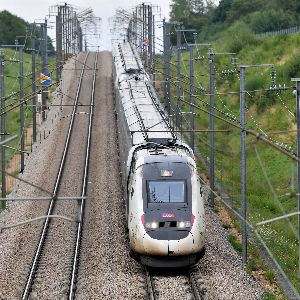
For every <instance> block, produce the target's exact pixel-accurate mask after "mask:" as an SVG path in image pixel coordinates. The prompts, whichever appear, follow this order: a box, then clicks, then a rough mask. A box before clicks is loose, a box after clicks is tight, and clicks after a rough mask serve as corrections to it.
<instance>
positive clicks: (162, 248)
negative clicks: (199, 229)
mask: <svg viewBox="0 0 300 300" xmlns="http://www.w3.org/2000/svg"><path fill="white" fill-rule="evenodd" d="M142 219H143V226H144V229H145V231H146V232H145V233H144V235H143V244H144V251H145V253H147V254H153V253H154V255H164V256H168V255H172V254H174V253H176V254H177V255H178V254H179V255H181V254H182V255H184V254H185V253H186V252H187V249H184V248H183V247H182V244H187V243H188V244H190V245H189V246H187V248H189V249H191V247H192V245H193V243H194V239H193V235H192V234H191V232H190V231H191V228H192V226H193V223H194V219H195V217H194V215H190V214H186V213H181V217H180V218H178V217H176V216H175V213H161V214H157V213H156V212H154V213H148V214H147V215H146V216H143V218H142ZM183 241H184V242H183Z"/></svg>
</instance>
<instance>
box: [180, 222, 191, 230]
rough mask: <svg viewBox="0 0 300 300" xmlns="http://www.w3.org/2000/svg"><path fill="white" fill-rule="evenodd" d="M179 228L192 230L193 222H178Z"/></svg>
mask: <svg viewBox="0 0 300 300" xmlns="http://www.w3.org/2000/svg"><path fill="white" fill-rule="evenodd" d="M177 227H178V228H181V229H183V228H190V227H191V222H190V221H180V222H177Z"/></svg>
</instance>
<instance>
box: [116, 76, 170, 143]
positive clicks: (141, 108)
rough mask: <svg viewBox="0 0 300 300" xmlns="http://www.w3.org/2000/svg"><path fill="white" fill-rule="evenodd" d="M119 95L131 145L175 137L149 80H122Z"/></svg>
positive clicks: (157, 141)
mask: <svg viewBox="0 0 300 300" xmlns="http://www.w3.org/2000/svg"><path fill="white" fill-rule="evenodd" d="M120 95H121V101H122V105H123V108H124V113H125V117H126V121H127V125H128V129H129V131H130V132H131V135H132V144H133V145H139V144H143V143H145V142H154V143H158V144H168V143H169V142H170V141H173V140H174V139H175V136H174V134H173V133H172V131H171V129H170V127H169V124H168V122H167V116H166V115H165V113H164V110H163V108H162V106H161V104H160V102H159V100H158V97H157V95H156V93H155V91H154V89H153V87H152V85H151V84H150V82H149V81H147V80H135V79H132V80H126V81H122V82H121V83H120Z"/></svg>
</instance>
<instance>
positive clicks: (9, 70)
mask: <svg viewBox="0 0 300 300" xmlns="http://www.w3.org/2000/svg"><path fill="white" fill-rule="evenodd" d="M4 57H5V71H4V74H5V94H6V97H7V99H6V103H5V107H6V109H7V110H9V111H8V112H7V114H6V132H7V134H8V136H13V135H17V136H18V138H17V139H16V140H14V141H12V142H10V143H9V147H11V148H7V152H6V160H7V166H8V167H9V166H10V162H11V159H12V158H13V157H15V156H16V155H18V154H19V151H18V150H19V149H20V137H21V133H20V108H19V107H17V108H15V109H13V110H10V107H12V106H17V105H18V104H19V91H20V85H19V74H20V66H19V52H18V51H15V50H11V49H5V50H4ZM49 65H50V66H51V67H50V68H49V69H50V70H51V69H52V70H53V69H54V59H53V58H50V59H49ZM40 70H41V61H40V56H36V79H37V80H38V79H39V76H40V72H41V71H40ZM23 74H24V99H27V98H28V97H29V96H30V95H31V55H30V54H28V53H24V57H23ZM36 84H37V85H39V81H37V82H36ZM31 104H32V102H31V100H29V101H28V102H27V103H26V104H25V105H24V115H25V127H26V128H28V127H31V125H32V106H31ZM19 170H20V169H16V170H14V171H13V173H14V174H15V175H16V174H18V172H19ZM0 205H1V204H0Z"/></svg>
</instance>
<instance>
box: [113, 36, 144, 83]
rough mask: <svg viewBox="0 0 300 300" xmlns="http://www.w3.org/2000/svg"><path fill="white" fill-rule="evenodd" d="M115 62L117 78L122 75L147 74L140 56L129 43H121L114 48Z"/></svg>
mask: <svg viewBox="0 0 300 300" xmlns="http://www.w3.org/2000/svg"><path fill="white" fill-rule="evenodd" d="M114 60H115V65H116V71H117V77H119V76H120V75H121V74H124V73H127V74H138V73H145V71H144V68H143V64H142V62H141V60H140V57H139V55H138V54H137V53H136V51H135V50H134V49H133V48H132V46H131V45H130V43H128V42H126V41H125V42H124V41H123V42H120V43H117V44H116V45H115V48H114Z"/></svg>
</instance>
